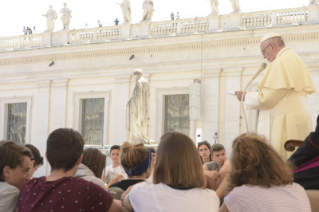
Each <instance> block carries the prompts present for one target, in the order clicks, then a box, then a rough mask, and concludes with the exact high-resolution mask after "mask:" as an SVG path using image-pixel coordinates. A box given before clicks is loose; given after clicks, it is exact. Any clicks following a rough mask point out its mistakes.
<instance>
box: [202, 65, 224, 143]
mask: <svg viewBox="0 0 319 212" xmlns="http://www.w3.org/2000/svg"><path fill="white" fill-rule="evenodd" d="M203 74H204V77H203V81H202V93H201V96H202V97H204V98H202V105H203V106H202V110H203V112H202V114H205V116H203V117H202V120H203V129H202V140H207V141H208V142H209V143H210V144H214V142H215V140H214V139H213V137H214V133H215V132H216V131H217V132H218V122H219V121H218V117H219V74H220V69H213V70H206V71H203ZM219 141H220V140H218V142H219Z"/></svg>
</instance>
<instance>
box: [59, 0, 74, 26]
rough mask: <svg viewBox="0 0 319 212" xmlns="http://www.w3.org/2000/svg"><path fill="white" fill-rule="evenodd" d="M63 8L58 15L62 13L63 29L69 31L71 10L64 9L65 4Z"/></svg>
mask: <svg viewBox="0 0 319 212" xmlns="http://www.w3.org/2000/svg"><path fill="white" fill-rule="evenodd" d="M63 5H64V8H62V10H61V12H60V13H63V15H62V17H61V20H62V24H63V29H69V28H70V19H71V18H72V15H71V13H72V10H70V9H69V8H67V7H66V3H64V4H63Z"/></svg>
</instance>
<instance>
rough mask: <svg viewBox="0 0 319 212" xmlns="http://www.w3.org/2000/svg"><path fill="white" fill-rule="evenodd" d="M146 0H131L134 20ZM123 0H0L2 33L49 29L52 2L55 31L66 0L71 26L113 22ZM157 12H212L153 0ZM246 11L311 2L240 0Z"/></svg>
mask: <svg viewBox="0 0 319 212" xmlns="http://www.w3.org/2000/svg"><path fill="white" fill-rule="evenodd" d="M143 1H144V0H131V10H132V22H133V23H136V22H139V21H141V19H142V14H143V9H142V5H143ZM218 1H219V4H220V5H219V10H220V12H221V14H227V13H230V12H231V11H232V8H231V3H230V0H218ZM117 2H119V3H121V2H122V0H89V1H85V0H0V37H5V36H12V35H22V28H23V26H26V27H27V26H28V27H30V28H32V29H33V27H34V26H35V27H36V33H41V32H43V31H45V30H46V18H45V17H43V16H42V15H43V14H46V12H47V10H48V9H49V5H52V6H53V9H54V10H55V11H56V12H57V13H58V19H57V20H56V22H55V31H59V30H61V29H62V21H61V13H60V11H61V9H62V8H63V3H67V4H68V6H67V7H68V8H69V9H71V10H72V16H73V18H72V19H71V24H70V27H71V29H73V28H75V29H79V28H86V24H87V25H88V26H87V27H97V20H100V22H102V24H103V25H104V26H106V25H114V20H115V18H118V19H119V21H120V23H121V21H122V20H123V18H122V14H121V9H120V6H119V5H117V4H116V3H117ZM153 2H154V9H155V11H154V15H153V20H152V21H162V20H169V19H170V14H171V12H174V13H175V14H176V12H179V14H180V17H181V19H182V18H190V17H195V16H198V17H201V16H207V15H208V14H209V13H210V3H209V0H153ZM239 3H240V6H241V8H242V11H243V12H251V11H263V10H272V9H283V8H292V7H302V6H308V5H309V0H239Z"/></svg>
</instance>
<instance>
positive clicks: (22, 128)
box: [7, 103, 27, 144]
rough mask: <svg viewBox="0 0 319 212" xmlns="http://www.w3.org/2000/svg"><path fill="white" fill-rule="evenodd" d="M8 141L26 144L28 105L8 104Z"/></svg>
mask: <svg viewBox="0 0 319 212" xmlns="http://www.w3.org/2000/svg"><path fill="white" fill-rule="evenodd" d="M7 109H8V113H7V114H8V116H7V139H8V140H12V141H14V142H16V143H19V144H25V143H26V125H27V103H14V104H7Z"/></svg>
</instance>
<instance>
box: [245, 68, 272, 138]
mask: <svg viewBox="0 0 319 212" xmlns="http://www.w3.org/2000/svg"><path fill="white" fill-rule="evenodd" d="M266 67H267V64H266V63H263V64H261V66H260V67H259V69H258V71H257V72H256V74H255V75H254V76H253V78H252V79H251V80H250V82H249V83H248V84H247V86H246V88H245V90H244V92H243V95H242V96H241V104H240V107H241V110H242V111H243V114H244V118H245V123H246V132H247V133H249V129H248V122H247V117H246V113H245V108H244V106H243V104H244V103H243V102H244V101H243V100H244V96H245V93H246V90H247V88H248V86H249V85H250V84H251V83H252V81H254V79H256V77H257V76H258V75H259V74H260V73H261V72H262V71H263V70H265V68H266ZM257 118H258V116H257ZM257 123H258V122H257V121H256V127H257ZM256 130H257V128H256Z"/></svg>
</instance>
